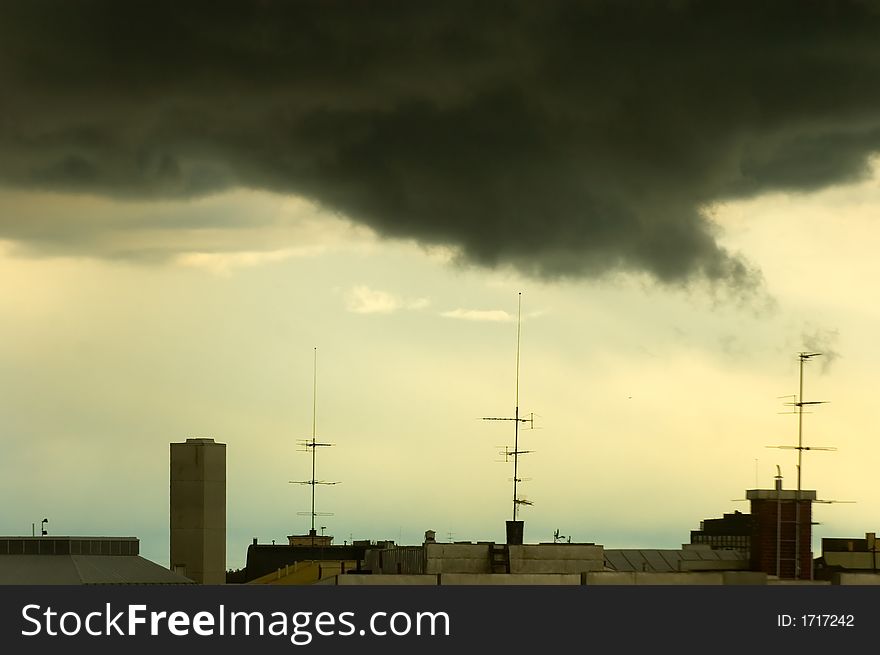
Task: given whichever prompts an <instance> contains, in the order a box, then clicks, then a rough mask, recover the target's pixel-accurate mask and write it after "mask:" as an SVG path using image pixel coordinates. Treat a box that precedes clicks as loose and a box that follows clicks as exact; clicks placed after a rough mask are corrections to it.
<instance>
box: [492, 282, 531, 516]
mask: <svg viewBox="0 0 880 655" xmlns="http://www.w3.org/2000/svg"><path fill="white" fill-rule="evenodd" d="M521 331H522V292H521V291H520V292H519V295H518V300H517V312H516V384H515V390H514V405H513V417H512V418H511V417H498V416H487V417H483V420H484V421H513V450H510V448H509V447H506V446H505V448H504V450H503V451H502V452H501V454H502V455H504V461H509V459H510V457H513V520H514V521H516V515H517V513H518V511H519V507H520V505H531V504H532V502H531V501H528V500H525V499H524V498H520V497H519V496H518V495H517V485H518V484H519V483H520V482H522V481H523V480H522V478H520V477H519V456H520V455H525V454H526V453H530V452H532V451H531V450H520V449H519V424H520V423H529V425H530V427H534V414H530V415H529V418H520V416H519V351H520V336H521Z"/></svg>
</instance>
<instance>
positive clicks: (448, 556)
mask: <svg viewBox="0 0 880 655" xmlns="http://www.w3.org/2000/svg"><path fill="white" fill-rule="evenodd" d="M425 573H429V574H430V573H491V570H490V568H489V546H488V544H425Z"/></svg>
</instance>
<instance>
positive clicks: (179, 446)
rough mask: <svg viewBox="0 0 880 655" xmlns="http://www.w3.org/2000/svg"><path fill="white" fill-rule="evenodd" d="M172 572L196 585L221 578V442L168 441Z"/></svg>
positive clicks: (221, 581)
mask: <svg viewBox="0 0 880 655" xmlns="http://www.w3.org/2000/svg"><path fill="white" fill-rule="evenodd" d="M171 570H172V571H176V572H178V573H180V574H182V575H185V576H186V577H188V578H189V579H191V580H194V581H195V582H198V583H200V584H224V583H225V582H226V444H223V443H215V442H214V440H213V439H187V440H186V441H185V442H183V443H172V444H171Z"/></svg>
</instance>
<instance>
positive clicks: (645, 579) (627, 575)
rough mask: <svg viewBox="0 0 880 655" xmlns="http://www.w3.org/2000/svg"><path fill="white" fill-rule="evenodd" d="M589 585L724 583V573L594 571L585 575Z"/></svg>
mask: <svg viewBox="0 0 880 655" xmlns="http://www.w3.org/2000/svg"><path fill="white" fill-rule="evenodd" d="M584 584H588V585H722V584H724V573H722V572H721V571H718V572H711V573H651V572H642V571H593V572H590V573H586V574H585V575H584Z"/></svg>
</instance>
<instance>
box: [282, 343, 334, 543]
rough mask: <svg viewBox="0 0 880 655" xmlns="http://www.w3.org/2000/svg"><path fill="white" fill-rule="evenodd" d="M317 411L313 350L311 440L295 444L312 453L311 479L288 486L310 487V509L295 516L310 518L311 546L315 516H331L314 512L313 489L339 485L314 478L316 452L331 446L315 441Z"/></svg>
mask: <svg viewBox="0 0 880 655" xmlns="http://www.w3.org/2000/svg"><path fill="white" fill-rule="evenodd" d="M317 409H318V349H317V348H315V358H314V366H313V372H312V438H311V439H298V440H297V443H298V444H299V446H300V448H299V450H301V451H304V452H310V451H311V453H312V477H311V479H309V480H291V481H290V484H307V485H309V486H311V487H312V509H311V511H309V512H297V513H296V514H297V516H310V517H311V521H312V522H311V527H310V529H309V536H310V537H311V538H312V544H314V543H315V536H316V532H315V517H316V516H333V513H332V512H316V511H315V487H317V486H318V485H319V484H323V485H334V484H339V482H327V481H325V480H318V479H317V478H316V477H315V456H316V454H317V452H318V448H323V447H329V446H332V445H333V444H332V443H321V442H319V441H318V440H317V437H316V432H317V430H316V426H317V415H318V412H317ZM325 528H326V526H322V527H321V534H322V535H323V534H324V529H325Z"/></svg>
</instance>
